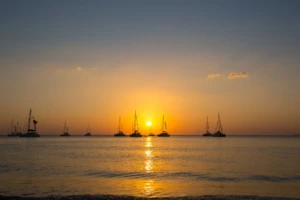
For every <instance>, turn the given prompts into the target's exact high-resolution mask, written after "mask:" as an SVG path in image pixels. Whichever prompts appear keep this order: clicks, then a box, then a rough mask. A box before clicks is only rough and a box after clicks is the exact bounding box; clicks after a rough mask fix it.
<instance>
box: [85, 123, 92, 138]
mask: <svg viewBox="0 0 300 200" xmlns="http://www.w3.org/2000/svg"><path fill="white" fill-rule="evenodd" d="M84 136H92V133H91V128H90V124H88V127H87V129H86V134H84Z"/></svg>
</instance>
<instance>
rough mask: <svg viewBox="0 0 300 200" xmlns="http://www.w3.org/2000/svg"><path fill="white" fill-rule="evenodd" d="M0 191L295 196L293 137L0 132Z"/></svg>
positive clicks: (297, 166)
mask: <svg viewBox="0 0 300 200" xmlns="http://www.w3.org/2000/svg"><path fill="white" fill-rule="evenodd" d="M0 159H1V160H0V177H1V178H0V195H23V196H24V195H25V196H48V195H73V194H113V195H134V196H145V197H165V196H199V195H232V194H236V195H259V196H281V197H300V138H299V137H227V138H206V137H193V136H189V137H188V136H186V137H184V136H173V137H170V138H158V137H143V138H129V137H126V138H114V137H88V138H87V137H69V138H61V137H41V138H7V137H0Z"/></svg>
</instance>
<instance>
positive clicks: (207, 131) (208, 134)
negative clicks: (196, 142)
mask: <svg viewBox="0 0 300 200" xmlns="http://www.w3.org/2000/svg"><path fill="white" fill-rule="evenodd" d="M202 136H211V133H210V132H209V123H208V117H206V133H204V134H203V135H202Z"/></svg>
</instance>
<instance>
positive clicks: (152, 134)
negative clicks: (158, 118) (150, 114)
mask: <svg viewBox="0 0 300 200" xmlns="http://www.w3.org/2000/svg"><path fill="white" fill-rule="evenodd" d="M148 136H155V134H154V133H152V127H150V133H149V135H148Z"/></svg>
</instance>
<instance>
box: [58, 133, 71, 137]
mask: <svg viewBox="0 0 300 200" xmlns="http://www.w3.org/2000/svg"><path fill="white" fill-rule="evenodd" d="M60 136H61V137H69V136H71V135H70V134H69V133H64V134H61V135H60Z"/></svg>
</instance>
